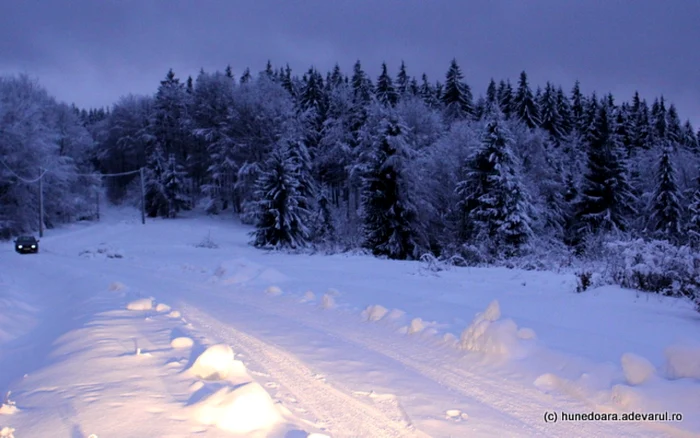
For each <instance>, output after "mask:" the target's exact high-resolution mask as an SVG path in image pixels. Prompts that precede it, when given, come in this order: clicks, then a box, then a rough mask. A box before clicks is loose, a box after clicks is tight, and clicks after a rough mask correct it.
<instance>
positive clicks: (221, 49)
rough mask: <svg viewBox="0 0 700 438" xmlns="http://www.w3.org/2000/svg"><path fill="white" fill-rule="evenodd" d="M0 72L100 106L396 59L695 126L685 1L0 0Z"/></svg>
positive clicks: (696, 13)
mask: <svg viewBox="0 0 700 438" xmlns="http://www.w3.org/2000/svg"><path fill="white" fill-rule="evenodd" d="M0 10H1V11H2V14H0V72H1V73H13V72H26V73H29V74H30V75H33V76H37V77H39V78H40V80H41V81H42V82H43V83H44V84H45V85H46V86H47V87H48V88H49V90H50V91H51V92H52V93H53V94H55V95H56V96H58V97H59V98H61V99H64V100H68V101H75V102H76V103H78V104H79V105H83V106H97V105H106V104H110V103H112V102H114V101H116V99H117V98H118V97H119V96H121V95H123V94H127V93H130V92H134V93H150V92H152V91H154V90H155V88H156V86H157V84H158V81H159V80H160V79H162V77H163V76H164V75H165V73H166V72H167V69H168V68H171V67H172V68H174V69H175V71H176V73H178V74H179V75H181V76H186V75H188V74H192V75H194V74H196V72H197V71H198V70H199V68H200V67H203V68H204V69H205V70H214V69H223V68H224V67H225V66H226V65H227V64H231V65H232V66H233V67H234V70H236V71H238V72H240V71H242V70H243V68H245V67H246V66H250V67H251V68H252V69H253V70H254V71H258V70H260V69H262V68H263V67H264V65H265V63H266V61H267V60H268V59H271V60H272V62H273V63H274V64H275V65H282V64H284V63H287V62H288V63H289V64H290V65H291V67H292V68H293V69H294V70H295V71H297V72H300V71H302V70H305V69H306V68H308V67H309V66H310V65H314V66H316V67H317V68H320V69H323V70H326V69H329V68H331V67H332V66H333V64H334V63H335V62H338V63H339V64H340V65H341V67H342V68H343V69H344V70H346V71H349V69H350V68H351V66H352V64H353V63H354V61H355V60H357V59H360V60H361V61H362V62H363V65H364V66H365V68H366V70H367V71H368V72H369V73H370V74H372V75H373V76H376V74H377V73H378V70H379V67H380V65H381V62H382V61H386V62H387V63H388V64H389V67H390V68H391V69H392V71H394V72H395V71H396V70H397V69H398V65H399V63H400V61H401V60H405V61H406V64H407V66H408V68H409V70H410V72H411V73H412V74H415V75H420V74H421V73H423V72H425V73H427V74H428V75H429V76H430V78H431V79H433V80H435V79H442V78H443V76H444V72H445V71H446V69H447V65H448V63H449V60H450V59H451V58H453V57H455V58H457V60H458V61H459V63H460V65H461V66H462V67H463V69H464V72H465V76H466V80H467V81H468V82H469V83H470V84H471V85H472V87H473V88H474V90H475V91H476V92H477V93H481V92H483V90H484V89H485V87H486V84H487V82H488V80H489V79H490V78H491V77H494V78H496V79H500V78H511V79H512V80H515V79H516V78H517V75H518V73H519V72H520V71H521V70H526V71H527V72H528V73H529V75H530V77H531V79H532V82H533V84H536V85H537V84H542V85H543V84H544V82H545V81H547V80H551V81H553V82H555V83H556V84H560V85H562V86H564V87H565V88H566V89H567V90H568V89H570V87H571V86H572V84H573V81H574V80H575V79H579V80H580V81H581V83H582V86H583V88H584V90H585V91H593V90H597V91H598V92H599V94H603V93H606V92H608V91H610V92H613V93H615V94H616V95H617V97H618V99H625V100H626V99H628V98H629V97H630V96H631V94H632V93H633V92H634V91H635V90H639V91H640V92H641V93H642V94H643V95H644V96H646V97H654V96H657V95H660V94H663V95H665V96H666V97H667V98H668V99H669V100H671V101H673V102H675V103H676V104H677V106H678V107H679V110H680V111H681V115H682V116H683V117H684V118H691V119H693V120H694V121H695V122H696V124H698V123H700V80H698V78H699V77H700V74H699V73H700V57H698V55H697V54H698V53H700V2H698V1H697V0H673V1H668V2H662V1H658V0H635V1H634V2H622V1H609V0H604V1H603V0H568V1H561V0H538V1H522V0H488V1H487V0H483V1H470V2H466V1H464V2H456V1H447V0H434V1H425V0H382V1H376V0H372V1H370V0H334V1H330V2H317V1H308V0H296V1H292V0H280V1H263V0H259V1H255V2H232V1H231V2H230V1H224V0H221V1H214V0H196V1H195V0H191V1H167V2H166V1H155V0H154V1H135V0H121V1H119V0H100V1H95V0H74V1H36V0H35V1H32V0H23V1H14V0H2V1H0Z"/></svg>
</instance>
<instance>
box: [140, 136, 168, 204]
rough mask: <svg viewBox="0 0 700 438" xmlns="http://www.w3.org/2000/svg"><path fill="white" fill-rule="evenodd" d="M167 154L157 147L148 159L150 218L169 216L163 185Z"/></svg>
mask: <svg viewBox="0 0 700 438" xmlns="http://www.w3.org/2000/svg"><path fill="white" fill-rule="evenodd" d="M166 165H167V163H166V161H165V154H164V153H163V148H162V147H161V146H160V145H157V146H156V147H155V148H154V149H153V152H152V153H151V156H150V157H149V159H148V164H147V166H146V174H145V177H146V181H145V186H146V213H147V214H148V216H149V217H157V216H164V217H167V216H168V196H167V192H166V190H165V186H164V185H163V176H164V174H165V167H166Z"/></svg>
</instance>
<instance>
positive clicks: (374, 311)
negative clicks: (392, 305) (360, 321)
mask: <svg viewBox="0 0 700 438" xmlns="http://www.w3.org/2000/svg"><path fill="white" fill-rule="evenodd" d="M387 313H389V311H388V310H387V309H386V307H383V306H380V305H379V304H376V305H373V306H367V308H366V309H365V310H363V311H362V317H363V318H364V319H365V321H373V322H374V321H379V320H380V319H382V318H384V317H385V316H386V314H387Z"/></svg>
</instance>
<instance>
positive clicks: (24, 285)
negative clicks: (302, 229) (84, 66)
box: [0, 213, 700, 438]
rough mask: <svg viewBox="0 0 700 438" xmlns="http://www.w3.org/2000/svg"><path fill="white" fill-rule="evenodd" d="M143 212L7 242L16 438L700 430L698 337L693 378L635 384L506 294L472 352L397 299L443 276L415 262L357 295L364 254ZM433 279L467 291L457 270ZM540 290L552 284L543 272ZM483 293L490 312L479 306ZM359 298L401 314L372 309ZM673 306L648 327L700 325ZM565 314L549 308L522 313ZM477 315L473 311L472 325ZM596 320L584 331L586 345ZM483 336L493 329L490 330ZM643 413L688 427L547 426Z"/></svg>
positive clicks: (6, 419) (4, 412) (0, 274)
mask: <svg viewBox="0 0 700 438" xmlns="http://www.w3.org/2000/svg"><path fill="white" fill-rule="evenodd" d="M115 214H116V213H115ZM127 219H128V220H126V221H123V220H122V221H112V222H106V223H102V224H99V225H96V226H89V227H86V228H78V227H76V228H75V229H73V230H59V231H57V232H55V233H54V234H53V235H51V236H47V238H46V239H43V240H42V249H43V250H42V253H40V254H39V255H37V256H26V257H20V256H17V255H15V254H13V253H12V252H11V248H10V247H9V246H5V247H3V248H2V250H1V251H0V266H1V267H2V268H1V269H0V288H2V289H0V300H1V301H0V304H2V306H3V307H2V308H1V309H0V334H2V337H0V391H3V392H5V391H8V390H11V391H12V394H11V396H10V402H11V403H5V405H3V406H4V407H3V408H0V430H2V428H3V427H5V426H7V427H12V428H14V429H16V431H15V436H16V437H17V438H19V437H24V436H56V437H61V436H66V437H78V436H80V437H88V436H90V434H94V435H95V436H97V437H98V438H105V437H112V436H115V437H123V436H149V437H150V436H162V437H175V436H182V437H185V436H193V435H201V436H212V437H217V436H279V437H290V438H292V437H303V436H309V434H314V433H317V434H324V435H327V436H332V437H427V436H431V437H467V436H513V437H516V436H523V437H531V436H557V437H559V436H561V437H576V436H586V437H589V436H590V437H596V436H601V437H606V436H641V437H644V436H648V437H652V436H694V434H697V433H698V432H700V425H699V424H698V419H697V418H694V416H693V412H700V383H698V381H697V380H695V379H694V378H693V377H692V373H693V372H694V369H693V364H694V362H693V361H694V360H695V358H696V356H693V355H694V354H695V353H693V352H694V351H695V350H693V349H692V346H691V347H688V348H689V349H687V350H684V352H686V353H685V354H684V355H683V356H682V357H684V358H686V359H687V360H686V361H685V362H678V361H677V362H674V363H676V364H678V363H682V364H685V365H687V368H686V369H684V370H681V371H684V372H686V373H689V374H690V375H691V377H690V378H682V379H676V380H673V381H671V380H666V379H663V378H662V377H657V376H655V375H654V376H653V377H652V378H651V380H649V381H648V383H646V384H644V385H641V386H639V385H637V386H635V385H631V384H627V383H626V382H624V378H625V375H623V374H624V373H623V372H622V370H621V369H619V368H616V367H619V365H613V364H611V363H606V362H603V361H600V362H594V361H591V360H590V359H589V358H582V357H576V356H574V355H572V354H571V353H570V352H567V351H562V350H559V349H551V348H549V347H548V346H547V345H546V344H544V343H543V342H541V341H538V340H537V339H536V338H534V337H533V335H534V332H532V330H528V329H523V328H517V327H515V323H513V322H512V321H510V320H508V319H503V318H501V317H500V312H499V311H498V305H497V304H496V307H493V306H491V307H490V308H489V309H490V310H487V311H486V312H485V313H484V314H485V315H490V316H489V317H488V318H486V320H483V321H482V323H481V324H476V325H478V326H479V327H480V328H479V329H478V330H482V331H483V330H485V331H486V333H490V335H489V336H490V337H489V341H488V343H487V344H483V343H482V344H479V345H480V346H481V347H482V348H481V349H480V350H479V351H471V352H468V351H465V350H464V349H460V348H457V345H456V344H457V342H458V340H457V338H455V337H454V336H452V335H450V334H449V332H448V331H446V330H445V327H448V326H449V324H450V323H453V322H454V320H449V319H448V318H446V319H445V320H443V321H440V320H437V321H435V322H433V321H431V320H426V321H423V320H421V319H418V318H415V317H416V316H418V315H415V314H413V315H411V317H408V316H407V315H405V314H404V313H403V312H401V311H398V310H391V309H392V307H391V305H390V304H389V305H387V303H391V302H393V301H392V300H395V298H393V297H392V296H393V294H395V293H401V294H404V295H402V297H403V299H405V300H407V298H406V297H407V296H408V295H405V294H406V292H405V289H407V285H408V284H410V282H411V281H412V280H411V279H415V282H416V283H418V284H420V283H421V282H423V281H425V279H424V278H422V277H415V276H413V273H410V272H409V274H407V273H406V272H405V271H406V269H407V268H406V267H407V266H409V265H407V264H400V265H396V266H398V267H397V268H395V270H394V271H393V273H391V272H387V270H386V267H388V266H389V264H387V263H386V262H382V261H372V260H369V263H377V264H382V263H383V265H382V268H379V269H378V271H383V272H381V274H378V275H377V276H378V277H379V275H383V276H384V277H392V276H394V277H395V282H396V283H395V284H392V283H386V282H385V283H383V284H380V285H375V286H374V288H375V289H374V290H381V291H383V292H382V293H383V294H386V296H379V295H377V296H372V297H369V298H367V297H366V296H363V297H360V296H352V294H353V291H351V290H347V289H346V288H347V287H349V286H348V285H349V284H350V282H351V281H357V276H358V272H361V271H359V270H358V269H356V268H354V267H352V266H351V265H352V263H353V260H352V259H350V260H348V267H347V269H346V270H343V269H337V267H338V259H337V258H336V259H334V260H333V261H332V262H328V263H329V264H331V263H333V266H331V267H330V268H328V271H329V272H332V271H333V270H334V269H337V274H336V275H335V276H334V277H333V278H330V277H326V278H319V276H318V266H317V265H318V263H319V260H322V259H323V258H322V257H315V258H314V257H308V256H293V255H275V254H265V253H262V252H259V251H256V250H254V249H252V248H248V247H246V246H245V229H244V228H240V227H238V228H236V227H232V228H231V229H230V230H227V231H224V230H226V228H225V227H224V226H223V225H220V224H221V223H218V225H217V223H216V222H211V220H207V219H187V220H179V221H171V222H167V221H156V222H152V223H149V224H148V225H147V226H146V227H143V226H141V225H140V224H134V223H133V220H132V219H130V218H127ZM216 227H221V228H219V229H217V228H216ZM207 228H210V229H211V228H214V229H217V233H219V235H220V236H224V235H227V236H230V237H226V238H221V239H220V246H221V247H220V248H218V249H203V248H197V247H195V245H193V243H196V241H197V239H198V238H199V237H201V236H200V234H206V233H207V231H206V230H207ZM194 231H196V232H197V233H198V234H197V235H194V236H193V232H194ZM225 233H229V234H225ZM329 259H330V258H329ZM364 259H367V258H363V260H364ZM305 263H307V265H305ZM355 263H358V264H359V263H360V262H355ZM361 263H364V262H361ZM285 266H288V267H287V268H285ZM411 269H414V268H411ZM373 274H374V273H373V272H366V274H365V275H367V276H372V275H373ZM450 274H451V275H454V273H450ZM344 275H345V276H347V278H344V277H343V276H344ZM407 275H408V276H407ZM463 275H464V277H463V278H462V279H461V280H460V281H462V280H463V281H471V282H477V281H478V279H475V275H476V276H479V275H481V274H480V273H476V274H475V273H474V272H472V271H469V270H465V271H464V273H463ZM522 275H523V276H527V275H531V274H528V273H523V274H522ZM351 277H353V278H351ZM407 278H408V281H407V280H406V279H407ZM522 278H524V277H522ZM542 278H544V279H548V281H549V282H551V283H557V284H562V283H563V282H565V278H563V277H561V278H558V277H557V278H554V279H553V280H552V278H551V276H550V277H546V276H545V277H542ZM562 278H563V280H562ZM362 280H363V281H368V280H371V278H365V279H362ZM428 280H429V281H433V280H434V281H435V284H436V285H441V284H443V285H444V287H445V288H446V289H449V287H451V286H450V284H449V283H447V282H445V281H444V280H442V279H440V278H437V279H428ZM481 281H483V280H481ZM525 281H527V282H528V283H531V282H533V281H538V280H537V278H536V277H534V278H529V277H528V278H527V279H526V280H521V278H518V279H517V280H516V281H515V282H513V284H516V285H520V283H522V284H523V286H524V285H525ZM441 282H442V283H441ZM322 284H326V285H329V286H325V287H324V286H321V285H322ZM330 285H337V290H334V289H329V288H330V287H331V286H330ZM506 287H508V286H507V285H506ZM521 287H522V286H521ZM538 287H539V288H540V289H547V285H546V284H545V283H544V282H542V283H541V284H540V285H539V286H538ZM398 290H402V292H398ZM444 292H445V295H448V294H451V296H454V292H451V291H450V290H446V291H444ZM428 293H435V294H436V296H439V294H438V293H437V292H436V291H433V290H423V294H424V295H422V298H420V299H418V298H416V299H414V301H413V302H408V300H407V304H406V305H407V306H408V307H411V306H413V307H412V309H413V308H420V300H424V299H426V298H429V297H426V296H425V295H426V294H428ZM507 293H510V292H508V291H507V292H506V294H507ZM519 294H520V291H518V294H515V295H518V297H516V299H519ZM533 295H535V294H533ZM415 296H418V294H416V295H415ZM144 298H145V301H144V300H143V299H144ZM493 298H500V300H501V302H502V301H503V300H507V298H503V297H493ZM139 299H140V300H142V301H144V302H145V303H147V305H145V306H143V308H139V306H136V307H133V306H132V307H133V309H132V310H127V308H126V307H127V304H128V303H130V302H132V303H133V302H136V304H143V302H139V301H135V300H139ZM367 299H369V300H371V301H367ZM618 299H619V298H618ZM363 300H364V302H363ZM453 300H454V299H453ZM151 302H153V303H154V304H153V306H152V307H151V305H150V304H151ZM476 302H477V303H480V304H477V306H482V307H481V310H482V311H483V310H484V309H485V308H486V306H483V303H482V302H481V299H480V298H476ZM156 304H159V306H156ZM358 304H359V305H360V306H361V308H363V307H365V306H367V305H369V304H384V306H385V307H386V308H385V307H382V306H373V307H369V308H367V309H365V311H364V312H360V311H359V310H358V307H357V305H358ZM603 304H604V303H601V305H603ZM661 304H663V303H661ZM661 304H659V305H658V306H657V307H658V308H659V309H662V311H660V312H646V311H645V310H644V309H645V308H642V310H639V311H638V313H639V314H640V315H641V316H640V319H644V318H649V317H650V316H649V315H650V314H652V313H655V314H656V315H657V316H656V318H659V319H657V320H655V321H651V322H650V323H651V324H658V323H659V322H660V321H664V319H663V318H668V319H670V318H677V315H681V318H677V319H678V321H677V324H679V325H683V324H687V325H688V326H689V327H694V328H695V330H697V323H698V321H697V320H696V319H693V316H692V315H693V314H692V313H691V312H692V311H690V310H689V311H688V312H687V313H686V312H685V310H684V309H682V308H678V306H677V305H673V304H672V305H671V307H666V308H665V307H663V306H662V305H661ZM431 305H432V306H434V307H433V308H435V307H437V306H435V305H434V304H431ZM443 306H444V304H443ZM447 306H450V305H449V304H448V305H447ZM452 306H454V304H452ZM674 306H675V307H674ZM428 307H429V306H427V307H426V310H427V308H428ZM361 308H360V310H361ZM494 309H495V310H494ZM520 310H521V311H522V309H520ZM494 312H495V313H494ZM448 313H449V312H445V314H446V315H447V314H448ZM475 313H476V312H472V314H471V315H465V317H467V318H469V317H473V316H474V314H475ZM489 318H490V319H489ZM547 318H550V319H551V316H548V315H542V316H538V314H537V312H536V311H533V312H531V313H530V314H529V315H528V317H527V318H523V319H526V320H527V321H528V322H529V321H538V320H544V319H547ZM468 324H469V321H468V319H467V321H466V323H465V326H464V327H466V326H467V325H468ZM693 324H695V325H693ZM476 325H475V327H476ZM543 325H546V324H543ZM464 327H462V328H464ZM538 328H539V327H538ZM582 329H585V327H576V328H575V330H574V329H572V330H571V333H572V334H571V336H572V338H575V337H577V336H580V333H581V331H582ZM681 329H683V327H680V329H679V330H681ZM478 330H475V333H476V332H478ZM489 330H491V331H489ZM564 330H565V331H564V333H565V334H566V333H568V332H566V330H567V329H564ZM621 330H624V328H622V329H621ZM514 333H517V334H518V335H517V336H515V335H513V336H510V335H511V334H514ZM613 335H614V339H624V338H625V337H627V336H629V335H628V334H625V333H619V334H615V333H613ZM667 336H668V337H669V338H670V337H672V336H675V335H674V334H672V333H671V334H668V335H667ZM482 340H483V336H482V337H479V336H477V335H474V339H473V340H472V341H474V342H477V343H478V342H481V341H482ZM565 342H566V339H565V340H564V341H562V343H565ZM612 342H618V341H615V340H613V341H612ZM664 342H668V341H664ZM619 343H620V344H622V341H620V342H619ZM611 345H617V344H611ZM212 346H214V347H213V348H214V349H213V350H211V347H212ZM222 346H229V347H230V348H231V349H232V351H233V354H232V356H231V357H228V356H227V353H224V354H223V355H222V354H221V353H220V351H219V350H216V349H217V348H220V347H222ZM579 347H580V346H579ZM225 348H228V347H225ZM609 348H612V347H609ZM208 349H209V350H208ZM212 351H213V353H212ZM217 351H219V353H217ZM207 352H209V353H207ZM217 354H218V356H217ZM618 354H619V353H618ZM211 357H214V358H215V359H211ZM203 364H204V365H203ZM205 365H206V366H209V367H212V366H213V367H215V368H217V367H218V368H217V370H219V371H221V370H222V369H225V372H224V371H222V372H221V373H220V374H221V376H220V377H218V378H215V379H210V378H204V377H206V376H204V375H201V373H198V371H197V369H198V367H200V368H201V367H202V366H205ZM657 368H659V367H658V366H657ZM654 373H659V374H661V371H660V370H659V371H654ZM627 374H629V373H627ZM620 379H622V380H620ZM263 389H264V390H263ZM652 399H653V400H654V401H655V402H654V403H650V402H649V400H652ZM652 408H653V409H652ZM644 409H646V411H651V410H653V411H661V410H668V411H669V412H680V413H683V414H685V419H684V421H683V422H680V423H671V422H665V423H664V422H644V423H643V422H612V421H583V422H581V421H579V422H562V421H559V422H556V423H555V424H553V423H548V422H545V420H544V415H545V414H546V413H547V412H557V413H561V412H566V413H589V412H595V413H620V414H621V413H623V412H627V411H630V410H637V411H643V410H644ZM232 419H237V420H235V421H234V420H232ZM232 422H233V423H235V424H232ZM6 430H9V429H6ZM47 434H48V435H47ZM0 436H1V435H0ZM319 436H320V435H319ZM695 436H696V435H695Z"/></svg>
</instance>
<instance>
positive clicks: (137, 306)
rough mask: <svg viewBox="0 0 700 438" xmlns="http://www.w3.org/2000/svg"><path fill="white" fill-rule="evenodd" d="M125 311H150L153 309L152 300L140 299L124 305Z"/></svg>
mask: <svg viewBox="0 0 700 438" xmlns="http://www.w3.org/2000/svg"><path fill="white" fill-rule="evenodd" d="M126 308H127V310H151V309H153V299H152V298H140V299H138V300H134V301H132V302H130V303H129V304H127V305H126Z"/></svg>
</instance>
